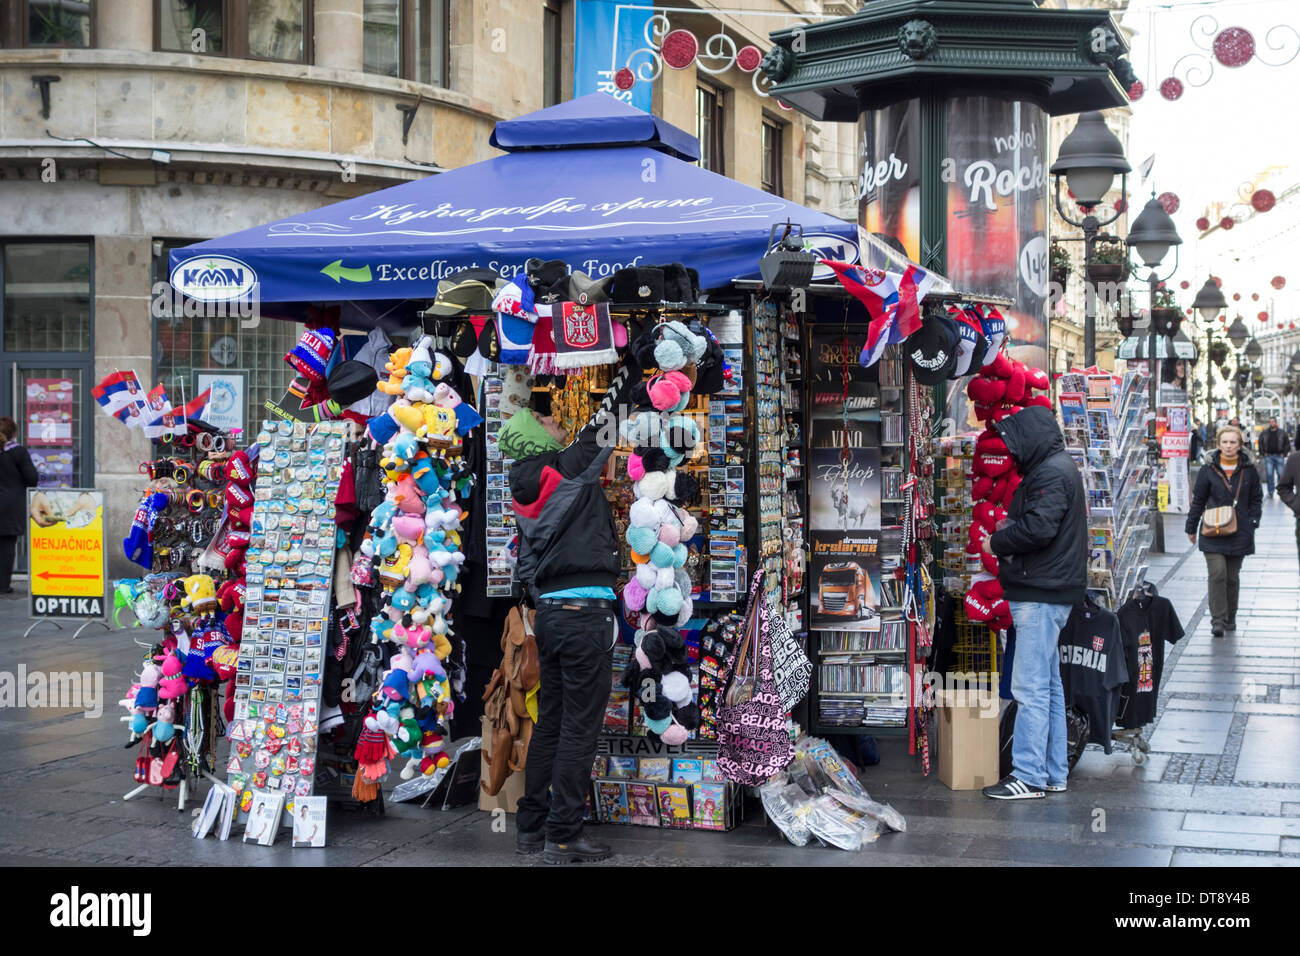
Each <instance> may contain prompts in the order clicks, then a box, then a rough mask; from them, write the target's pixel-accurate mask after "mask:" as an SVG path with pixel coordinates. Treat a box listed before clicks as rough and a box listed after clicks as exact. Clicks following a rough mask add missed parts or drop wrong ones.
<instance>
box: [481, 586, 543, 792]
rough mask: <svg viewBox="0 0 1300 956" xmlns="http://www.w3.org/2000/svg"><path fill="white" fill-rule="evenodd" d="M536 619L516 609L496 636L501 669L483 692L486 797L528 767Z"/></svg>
mask: <svg viewBox="0 0 1300 956" xmlns="http://www.w3.org/2000/svg"><path fill="white" fill-rule="evenodd" d="M536 615H537V612H536V611H525V610H524V609H522V608H519V607H513V608H511V609H510V613H509V614H508V615H507V616H506V624H505V627H504V628H503V629H502V631H501V665H500V666H499V667H498V668H497V669H496V670H494V671H493V672H492V678H491V680H489V681H488V685H487V688H486V689H485V690H484V691H483V702H484V707H483V712H484V714H485V715H486V717H487V720H488V725H489V727H490V737H489V739H488V740H485V741H484V746H483V761H484V763H486V764H487V766H488V779H487V780H486V781H483V782H481V783H480V786H481V787H482V788H483V792H484V793H486V794H487V795H488V796H492V797H494V796H496V795H497V794H498V793H500V792H501V788H502V787H503V786H505V782H506V779H507V778H508V777H509V776H510V774H511V773H518V772H522V771H523V769H524V767H525V766H526V763H527V758H528V744H529V742H530V741H531V740H532V736H533V719H532V715H531V713H530V711H529V710H528V696H529V693H530V692H532V691H535V690H536V688H537V685H538V684H539V683H540V682H541V677H542V670H541V658H540V656H539V655H538V650H537V637H536V635H535V633H534V631H533V622H534V620H535V618H536Z"/></svg>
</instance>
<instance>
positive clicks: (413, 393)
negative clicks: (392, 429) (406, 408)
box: [402, 344, 434, 403]
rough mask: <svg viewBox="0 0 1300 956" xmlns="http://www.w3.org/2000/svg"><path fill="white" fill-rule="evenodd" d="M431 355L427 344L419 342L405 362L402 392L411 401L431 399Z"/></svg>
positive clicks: (432, 386)
mask: <svg viewBox="0 0 1300 956" xmlns="http://www.w3.org/2000/svg"><path fill="white" fill-rule="evenodd" d="M432 374H433V356H431V355H430V354H429V348H428V346H426V345H424V344H420V345H418V346H416V348H415V351H413V352H412V353H411V358H410V361H408V362H407V363H406V377H405V378H403V379H402V393H403V394H404V395H405V396H406V397H407V399H409V400H410V401H412V402H430V403H431V402H432V401H433V389H434V385H433V380H432V379H431V378H429V376H430V375H432Z"/></svg>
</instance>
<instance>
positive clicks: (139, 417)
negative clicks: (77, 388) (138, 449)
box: [90, 371, 147, 428]
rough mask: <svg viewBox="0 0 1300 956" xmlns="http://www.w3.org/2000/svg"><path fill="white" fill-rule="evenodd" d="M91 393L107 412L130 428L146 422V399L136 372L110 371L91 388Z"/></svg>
mask: <svg viewBox="0 0 1300 956" xmlns="http://www.w3.org/2000/svg"><path fill="white" fill-rule="evenodd" d="M90 394H91V395H93V396H94V398H95V401H96V402H98V403H99V406H100V407H101V408H103V409H104V411H105V412H107V413H108V414H109V415H112V416H113V417H114V418H116V419H117V420H118V421H120V422H122V423H123V424H124V425H126V426H127V427H128V428H138V427H140V426H141V425H143V424H144V417H143V416H144V414H145V412H146V411H147V406H146V400H145V396H144V389H143V388H141V386H140V380H139V379H138V378H136V374H135V372H133V371H127V372H121V371H118V372H110V373H109V374H108V375H105V376H104V379H103V381H101V382H100V383H99V384H98V385H96V386H95V387H94V388H92V389H91V390H90Z"/></svg>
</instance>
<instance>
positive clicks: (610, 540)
mask: <svg viewBox="0 0 1300 956" xmlns="http://www.w3.org/2000/svg"><path fill="white" fill-rule="evenodd" d="M640 380H641V368H640V366H639V365H638V364H637V363H636V359H635V358H634V357H633V356H632V353H631V351H629V352H628V357H627V358H626V359H625V361H624V364H623V366H622V367H620V369H619V370H618V372H617V373H616V374H615V376H614V381H613V383H612V384H611V385H610V388H609V391H608V392H606V394H605V397H604V399H603V401H602V402H601V405H600V408H599V409H597V411H596V413H595V414H594V415H593V416H592V418H591V420H590V421H589V422H587V424H586V425H584V426H583V427H582V429H581V430H580V431H579V432H578V435H577V437H576V438H575V439H574V440H573V442H572V443H571V444H569V445H568V447H566V448H562V449H559V450H543V451H539V452H538V453H536V454H532V455H530V456H529V457H526V458H523V459H522V460H519V461H516V462H515V463H514V465H512V466H511V468H510V494H511V496H512V498H513V505H514V512H515V521H516V524H517V526H518V528H519V562H518V565H517V567H516V574H517V576H518V578H519V580H520V581H521V582H522V583H523V585H524V588H525V590H526V593H527V594H528V595H529V596H530V597H532V598H533V599H534V600H535V602H536V605H537V619H536V622H535V629H536V635H537V649H538V654H539V657H540V662H541V672H542V680H541V690H540V691H539V700H538V704H539V707H540V712H539V720H538V722H537V726H536V727H535V728H534V730H533V736H532V740H531V741H530V742H529V746H528V757H527V764H526V766H525V769H524V797H523V799H522V800H520V801H519V810H518V815H517V817H516V821H515V823H516V837H515V847H516V849H517V850H518V852H520V853H537V852H543V854H544V859H545V860H546V862H548V863H571V862H576V861H580V860H602V859H604V858H605V857H607V856H609V854H610V850H609V848H608V847H607V846H604V845H602V844H599V843H596V842H594V841H592V840H589V839H587V838H586V837H585V836H584V835H583V832H582V817H583V811H584V810H585V808H586V803H587V799H586V797H587V793H588V791H589V788H590V786H591V765H592V762H593V761H594V760H595V757H596V743H597V738H598V736H599V734H600V728H601V724H602V723H603V721H604V714H605V704H606V702H607V701H608V699H609V690H610V685H611V683H612V681H613V647H614V642H615V641H616V640H617V638H618V623H617V605H616V595H615V593H614V587H615V585H616V584H617V582H618V575H619V570H620V569H619V556H618V555H619V545H618V534H617V532H616V530H615V527H614V515H613V512H612V511H611V510H610V507H609V502H608V501H607V500H606V498H605V492H604V489H603V488H602V487H601V483H600V474H601V472H602V471H603V470H604V467H605V463H606V462H607V461H608V460H609V456H610V454H611V453H612V452H613V451H614V446H615V445H617V444H618V427H617V421H616V418H615V415H616V410H617V411H619V412H621V410H622V406H623V404H624V403H625V402H626V401H627V398H628V396H629V395H630V394H631V390H632V386H633V385H634V384H635V383H636V382H639V381H640ZM518 414H519V415H525V414H530V413H529V412H527V411H524V412H519V413H518ZM513 422H514V419H511V423H513ZM543 425H545V423H543ZM510 431H513V429H511V428H510V423H508V424H507V427H506V428H505V429H503V430H502V436H501V438H500V442H501V447H502V449H503V451H505V452H506V453H507V454H510V449H509V445H510V442H511V435H510V434H509V432H510ZM556 444H557V445H558V442H557V443H556Z"/></svg>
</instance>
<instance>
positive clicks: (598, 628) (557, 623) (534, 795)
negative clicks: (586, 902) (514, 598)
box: [515, 598, 614, 843]
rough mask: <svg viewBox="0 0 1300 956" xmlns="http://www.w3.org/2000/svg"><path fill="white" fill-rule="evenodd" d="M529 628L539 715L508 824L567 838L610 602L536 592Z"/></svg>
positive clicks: (599, 687) (593, 721)
mask: <svg viewBox="0 0 1300 956" xmlns="http://www.w3.org/2000/svg"><path fill="white" fill-rule="evenodd" d="M535 631H536V634H537V651H538V656H539V658H540V661H541V669H542V686H541V690H540V691H539V692H538V696H539V700H538V708H539V709H538V717H539V720H538V722H537V726H536V727H535V728H534V729H533V736H532V740H531V741H530V742H529V744H528V764H527V766H526V767H525V770H524V797H523V799H522V800H520V801H519V811H518V817H517V819H516V821H515V823H516V825H517V827H518V829H519V831H520V832H521V833H538V832H540V831H542V830H545V831H546V839H547V840H550V841H551V842H553V843H567V842H569V841H570V840H573V839H574V838H576V837H577V836H578V835H579V834H580V833H581V832H582V816H583V812H584V810H585V809H586V805H587V794H588V792H589V791H590V790H591V765H592V763H593V761H594V760H595V759H596V743H597V738H598V737H599V735H600V728H601V726H602V724H603V723H604V718H605V705H606V703H607V702H608V700H609V690H610V686H611V684H612V683H613V671H612V669H613V666H614V662H613V644H614V607H613V602H610V605H609V606H608V607H586V606H576V605H574V604H572V603H571V602H566V601H565V600H564V599H563V598H559V599H557V600H555V601H549V600H546V599H540V600H539V601H538V602H537V620H536V623H535ZM548 788H549V790H550V795H549V798H548V795H547V790H548Z"/></svg>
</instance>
